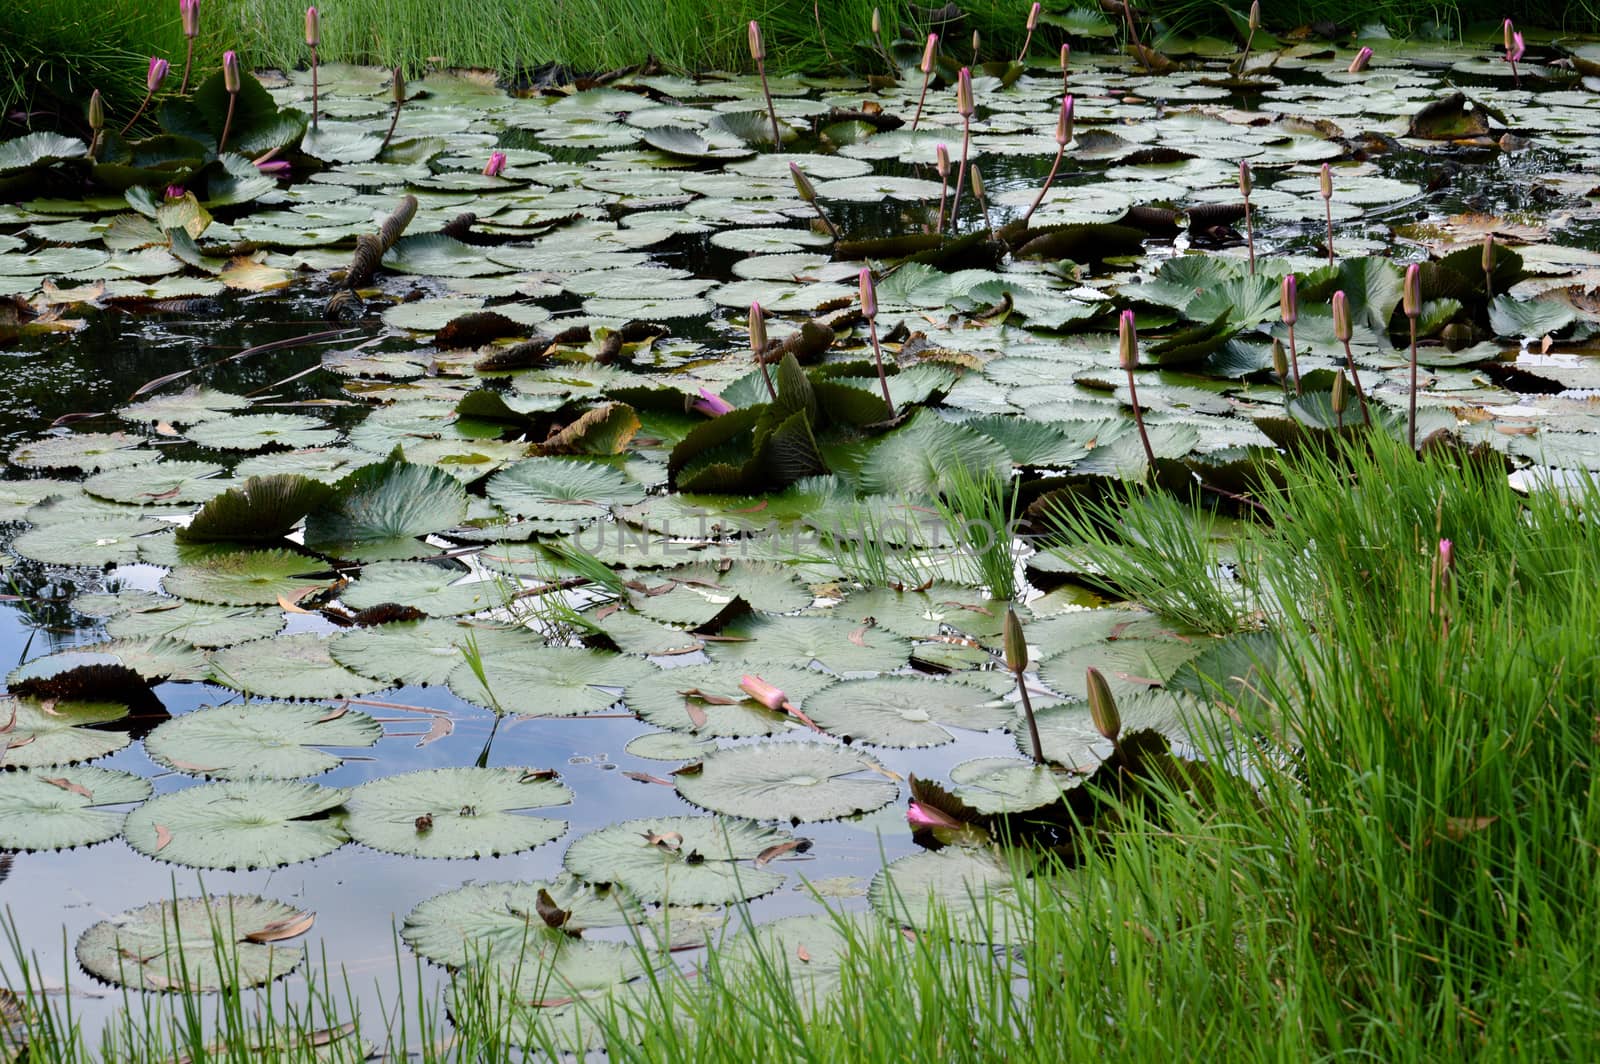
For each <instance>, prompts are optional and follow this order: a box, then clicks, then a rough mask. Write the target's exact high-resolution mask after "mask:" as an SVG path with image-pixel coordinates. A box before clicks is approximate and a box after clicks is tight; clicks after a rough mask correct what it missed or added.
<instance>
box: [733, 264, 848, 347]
mask: <svg viewBox="0 0 1600 1064" xmlns="http://www.w3.org/2000/svg"><path fill="white" fill-rule="evenodd" d="M862 272H863V273H865V272H866V271H865V270H863V271H862ZM750 350H752V351H754V352H755V353H756V354H758V355H759V354H762V353H764V352H765V351H766V350H767V312H766V311H764V310H762V309H761V304H760V303H751V304H750Z"/></svg>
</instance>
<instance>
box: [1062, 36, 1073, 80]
mask: <svg viewBox="0 0 1600 1064" xmlns="http://www.w3.org/2000/svg"><path fill="white" fill-rule="evenodd" d="M1071 60H1072V45H1070V44H1063V45H1062V46H1061V76H1062V77H1066V76H1067V64H1068V63H1069V62H1070V61H1071Z"/></svg>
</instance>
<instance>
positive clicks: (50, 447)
mask: <svg viewBox="0 0 1600 1064" xmlns="http://www.w3.org/2000/svg"><path fill="white" fill-rule="evenodd" d="M143 443H144V440H142V439H140V438H139V437H138V436H130V435H128V434H127V433H125V432H75V433H67V434H65V435H62V436H47V437H45V438H44V439H42V440H35V441H34V442H33V443H25V444H23V445H22V446H20V447H18V448H16V449H15V450H13V451H12V452H11V454H10V459H11V463H12V465H19V466H21V467H22V468H24V469H81V470H83V471H84V472H85V473H96V472H99V471H100V470H102V469H116V468H118V467H119V466H130V465H138V464H139V463H140V462H152V461H154V460H155V459H157V458H159V457H161V456H160V454H159V453H157V452H156V451H152V450H150V449H149V448H147V447H143V446H141V445H142V444H143Z"/></svg>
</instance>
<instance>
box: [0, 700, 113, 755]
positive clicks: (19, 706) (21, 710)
mask: <svg viewBox="0 0 1600 1064" xmlns="http://www.w3.org/2000/svg"><path fill="white" fill-rule="evenodd" d="M127 715H128V707H127V706H126V705H123V704H121V703H119V702H55V703H53V704H51V703H46V702H40V701H35V700H33V699H28V698H8V699H6V700H4V701H0V766H3V767H6V768H37V767H40V766H44V765H70V764H73V763H74V762H78V761H93V760H94V759H95V758H97V757H104V756H105V755H107V754H110V753H115V752H116V751H118V750H121V749H122V748H123V747H125V746H127V745H128V744H129V743H131V742H132V741H133V737H132V736H131V735H129V734H128V733H127V732H125V731H113V730H110V729H106V728H100V727H97V725H102V724H109V723H111V722H112V721H118V720H122V719H123V718H124V717H126V716H127Z"/></svg>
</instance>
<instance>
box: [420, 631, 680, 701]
mask: <svg viewBox="0 0 1600 1064" xmlns="http://www.w3.org/2000/svg"><path fill="white" fill-rule="evenodd" d="M653 668H654V666H652V665H651V664H650V663H649V662H647V661H644V660H643V659H641V658H634V657H629V656H627V655H623V654H611V653H607V652H605V651H600V650H583V649H579V648H577V647H547V646H538V647H529V648H527V649H519V650H517V651H516V652H514V653H503V654H499V655H497V656H495V657H486V658H484V660H483V670H484V679H485V680H486V681H487V687H485V685H484V683H483V682H480V681H479V680H478V677H477V674H476V672H475V671H474V670H473V668H472V663H471V662H467V661H463V662H462V663H461V664H460V665H457V666H456V668H455V671H454V672H452V673H451V674H450V679H449V683H450V690H452V691H454V692H455V693H456V694H458V695H460V696H461V697H462V698H464V699H466V700H467V701H468V702H471V703H472V704H473V705H475V706H482V707H484V708H485V709H493V710H495V711H497V712H501V713H516V714H520V715H523V716H532V717H580V716H583V715H584V714H587V713H599V712H600V711H601V710H604V709H606V708H607V707H609V706H610V705H611V704H612V703H614V702H616V701H617V698H618V695H617V694H615V693H613V692H611V691H609V690H607V688H622V687H627V686H628V685H629V684H631V683H633V682H634V681H636V680H638V679H640V678H641V677H644V676H648V675H649V674H650V673H651V671H652V670H653Z"/></svg>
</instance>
